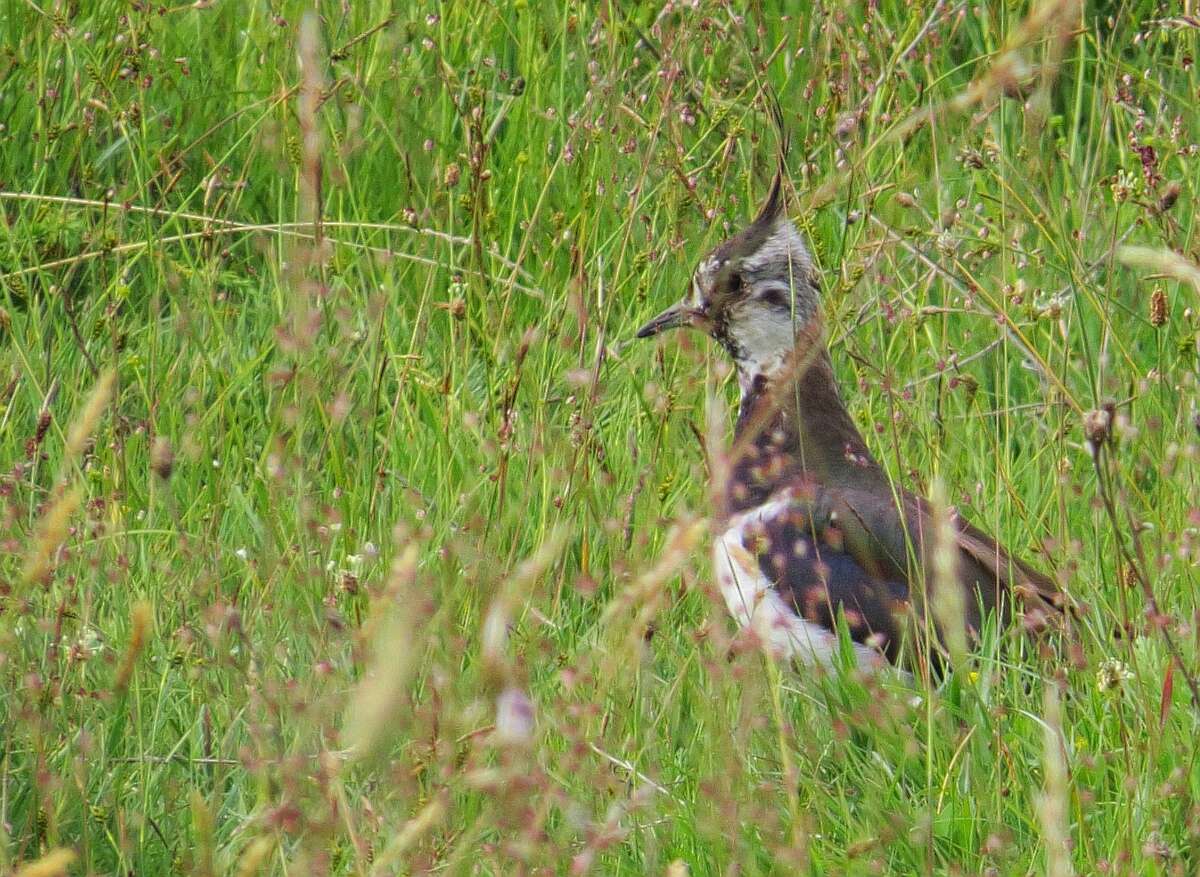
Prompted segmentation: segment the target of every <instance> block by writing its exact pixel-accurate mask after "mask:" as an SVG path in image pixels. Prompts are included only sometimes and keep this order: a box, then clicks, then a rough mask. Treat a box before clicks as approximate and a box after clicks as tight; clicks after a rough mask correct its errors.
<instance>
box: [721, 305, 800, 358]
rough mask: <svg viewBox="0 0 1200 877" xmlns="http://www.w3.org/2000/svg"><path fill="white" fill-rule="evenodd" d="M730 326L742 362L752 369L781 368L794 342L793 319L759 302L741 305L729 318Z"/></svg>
mask: <svg viewBox="0 0 1200 877" xmlns="http://www.w3.org/2000/svg"><path fill="white" fill-rule="evenodd" d="M730 330H731V333H732V335H733V337H734V339H735V340H736V341H737V343H738V347H739V348H740V349H741V351H742V354H743V358H744V360H745V364H746V365H747V367H750V368H752V369H753V370H754V371H755V372H762V373H770V372H771V371H774V370H775V369H777V368H780V367H781V366H782V365H783V362H784V360H785V359H786V358H787V355H788V352H789V351H791V349H792V348H793V347H794V346H795V344H796V335H795V332H794V330H793V329H792V321H791V320H790V319H788V318H787V317H786V316H781V315H780V314H778V313H774V312H772V311H769V310H767V309H765V308H763V307H761V306H750V307H745V308H742V309H741V310H740V311H739V312H738V313H737V314H736V315H735V317H734V319H733V320H732V321H731V322H730Z"/></svg>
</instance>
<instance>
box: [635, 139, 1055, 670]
mask: <svg viewBox="0 0 1200 877" xmlns="http://www.w3.org/2000/svg"><path fill="white" fill-rule="evenodd" d="M819 298H820V293H819V278H818V275H817V271H816V270H815V267H814V265H813V261H812V258H811V256H810V255H809V251H808V249H807V248H806V246H805V244H804V241H803V239H802V237H801V235H800V233H799V232H798V231H797V230H796V227H795V226H794V225H793V223H792V222H791V221H790V220H789V218H788V217H787V215H786V211H785V209H784V192H783V171H782V161H781V162H780V170H779V171H778V172H777V173H776V175H775V179H774V181H773V183H772V186H771V189H770V193H769V195H768V196H767V198H766V201H765V202H764V204H763V206H762V208H761V210H760V211H759V213H758V216H757V217H756V218H755V219H754V221H753V222H752V223H751V224H750V225H749V226H748V227H747V228H745V229H744V230H743V231H741V232H740V233H739V234H737V235H735V236H733V237H731V238H729V239H728V240H725V241H724V242H722V243H721V244H720V245H719V246H717V247H716V248H715V249H714V250H712V251H711V252H710V253H709V254H708V255H707V256H705V257H704V259H702V260H701V261H700V263H699V265H698V266H697V268H696V270H695V272H694V273H693V275H692V279H691V286H690V289H689V290H688V292H687V294H686V295H685V296H684V297H683V299H682V300H681V301H680V302H678V303H677V304H675V305H672V306H671V307H669V308H667V309H666V310H665V311H663V312H662V313H661V314H659V315H658V316H656V317H655V318H654V319H652V320H650V321H649V322H648V323H646V324H645V325H644V326H642V327H641V329H639V330H638V332H637V335H638V337H639V338H649V337H651V336H654V335H658V334H659V333H660V332H663V331H665V330H667V329H671V328H675V327H688V328H692V329H698V330H700V331H702V332H706V333H707V334H709V335H710V336H712V338H713V339H715V340H716V342H717V343H718V344H719V345H720V347H721V348H723V350H724V351H725V353H726V354H727V355H728V356H729V357H730V358H731V359H732V360H733V363H734V365H735V367H736V369H737V380H738V385H739V387H740V389H741V403H740V407H739V412H738V418H737V424H736V427H735V430H734V439H733V445H732V448H731V449H730V451H729V453H728V454H727V455H725V456H724V458H723V459H724V465H722V466H714V467H712V468H713V471H714V473H715V475H714V477H716V478H718V479H720V481H721V482H722V483H719V484H716V485H714V491H713V493H714V495H715V496H716V498H717V499H716V503H717V508H716V509H715V510H714V514H713V521H714V529H713V563H714V572H715V575H716V578H717V581H718V584H719V585H720V590H721V593H722V595H723V597H724V600H725V602H726V604H727V605H728V608H729V611H730V612H731V613H732V615H733V616H734V618H735V619H736V620H737V622H738V623H739V624H740V625H742V626H743V627H747V628H750V629H751V630H752V631H754V632H755V633H756V634H757V635H758V637H759V638H760V640H761V642H762V643H763V645H764V646H765V647H766V648H767V649H768V650H769V651H770V652H772V653H773V654H775V655H777V656H780V657H782V658H788V659H795V660H798V661H800V662H803V663H805V664H810V665H825V666H831V665H832V662H833V659H834V656H835V655H836V654H838V642H839V635H838V624H839V621H838V619H839V618H844V623H845V626H846V629H847V631H848V632H849V636H850V639H851V641H852V648H853V652H854V654H853V657H854V659H855V662H856V664H857V665H858V666H860V667H863V668H877V667H879V666H884V665H886V662H888V661H891V662H893V663H895V662H897V661H898V660H900V659H901V656H902V654H903V655H906V656H912V655H914V654H916V653H920V654H922V655H933V656H936V655H937V654H938V653H939V651H940V650H941V649H942V648H943V646H944V643H943V642H941V639H942V637H941V634H937V632H938V631H942V630H943V628H944V627H945V626H944V625H943V624H942V623H941V622H945V621H947V618H949V620H950V622H951V623H956V621H957V617H956V616H961V626H960V627H959V628H958V629H959V631H960V632H964V633H965V634H966V635H965V636H964V637H962V638H961V639H960V640H959V641H960V642H963V641H967V640H968V639H969V638H975V637H978V635H979V633H980V632H981V631H982V630H983V627H984V623H985V620H986V619H987V618H988V617H989V616H995V617H996V621H997V623H998V624H1001V625H1003V624H1005V623H1006V622H1007V621H1008V620H1009V619H1011V618H1012V617H1013V615H1014V613H1016V612H1020V613H1022V614H1023V617H1024V619H1025V620H1027V621H1029V622H1030V623H1031V624H1033V625H1038V626H1040V625H1043V624H1045V623H1047V622H1048V621H1049V620H1050V619H1051V618H1052V617H1053V616H1054V615H1056V614H1058V613H1059V612H1060V611H1061V610H1062V608H1063V606H1064V595H1063V593H1062V592H1061V591H1060V590H1059V589H1058V588H1057V587H1056V585H1055V583H1054V582H1053V581H1052V580H1051V579H1050V578H1048V577H1047V576H1045V575H1043V574H1042V573H1040V572H1038V571H1037V570H1035V569H1034V568H1033V567H1031V566H1030V565H1029V564H1027V563H1025V562H1024V561H1022V560H1020V559H1018V558H1017V557H1015V556H1014V555H1013V554H1012V553H1011V552H1010V551H1008V550H1007V549H1005V548H1004V547H1003V546H1001V545H1000V544H999V543H998V542H997V541H996V540H995V539H993V538H991V537H990V536H988V535H986V534H984V533H983V532H981V531H980V530H978V529H976V528H975V527H973V526H971V525H970V524H968V523H967V522H966V521H964V520H962V519H961V518H959V517H958V516H957V515H954V514H953V513H950V516H949V520H950V526H949V527H943V533H947V534H948V533H952V534H953V535H952V536H951V537H949V538H946V537H942V540H941V542H940V543H938V544H940V545H944V546H947V547H946V548H943V549H942V550H943V552H946V551H949V552H951V553H952V562H951V563H950V564H944V565H943V567H942V568H943V569H949V570H951V571H952V572H951V573H950V574H949V575H948V576H947V575H946V574H943V575H942V577H941V580H943V581H945V580H947V579H948V580H949V581H950V582H952V585H951V587H952V588H957V589H958V593H951V594H949V595H948V596H949V597H951V598H953V599H950V600H948V602H947V603H945V604H944V605H945V606H949V607H952V608H953V612H954V614H953V615H951V616H946V615H945V614H944V613H938V612H934V611H932V610H931V609H930V610H929V616H928V617H927V616H926V611H927V609H928V608H929V607H930V606H931V599H927V597H926V595H927V594H933V582H934V578H935V577H934V574H933V565H934V558H933V555H934V542H935V540H934V536H933V532H932V531H933V529H934V513H933V510H932V507H931V505H930V503H929V502H928V501H927V500H926V499H925V498H923V497H921V496H918V495H916V494H913V493H911V492H909V491H907V490H905V489H903V488H900V487H898V486H895V485H893V484H892V482H891V481H890V480H889V478H888V476H887V474H886V473H885V472H884V470H883V469H882V467H880V465H879V463H878V462H877V461H876V459H875V456H874V455H873V454H872V453H871V450H870V448H869V447H868V446H867V443H866V442H865V441H864V440H863V437H862V434H861V433H860V432H859V430H858V428H857V427H856V426H855V423H854V420H853V419H852V418H851V416H850V414H849V412H848V411H847V410H846V405H845V403H844V402H843V401H842V396H841V394H840V392H839V390H838V386H837V382H836V380H835V377H834V372H833V368H832V365H831V362H830V357H829V350H828V348H827V345H826V343H825V336H824V328H823V323H822V317H821V310H820V301H819ZM943 556H944V555H943ZM939 593H940V592H939ZM946 629H947V630H948V628H946ZM924 630H932V631H935V636H934V637H932V638H925V637H921V636H916V637H914V636H912V635H911V634H913V633H914V632H918V631H924ZM918 641H919V642H922V643H926V644H927V645H924V646H921V647H920V648H915V649H914V646H913V644H914V643H916V642H918ZM906 644H907V645H906ZM930 646H932V648H931V647H930ZM935 662H936V663H940V661H935ZM903 663H904V664H909V663H910V660H909V658H908V657H906V658H905V659H904V660H903Z"/></svg>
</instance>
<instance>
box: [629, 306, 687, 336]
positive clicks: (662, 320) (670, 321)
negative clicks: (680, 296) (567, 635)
mask: <svg viewBox="0 0 1200 877" xmlns="http://www.w3.org/2000/svg"><path fill="white" fill-rule="evenodd" d="M700 318H701V315H700V314H699V313H698V312H697V311H695V310H694V309H692V308H690V307H688V306H687V305H686V304H685V303H684V302H679V303H678V304H674V305H671V307H669V308H667V309H666V310H665V311H663V312H662V313H661V314H659V315H658V316H657V317H655V318H654V319H653V320H651V321H650V322H649V323H647V324H646V325H644V326H642V328H640V329H638V330H637V337H639V338H649V337H651V336H652V335H657V334H658V333H659V332H665V331H667V329H674V328H676V327H678V326H695V325H696V324H697V322H698V321H699V319H700Z"/></svg>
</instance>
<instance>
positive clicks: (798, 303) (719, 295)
mask: <svg viewBox="0 0 1200 877" xmlns="http://www.w3.org/2000/svg"><path fill="white" fill-rule="evenodd" d="M817 305H818V302H817V281H816V274H815V272H814V270H813V264H812V257H811V256H809V253H808V250H807V248H805V246H804V241H803V239H802V238H801V237H800V233H799V232H798V231H797V230H796V227H795V226H794V225H793V224H792V222H791V220H789V219H788V218H787V214H786V212H785V210H784V204H783V175H782V172H780V173H777V174H776V175H775V180H774V182H773V183H772V184H771V191H770V194H768V195H767V199H766V201H765V202H764V204H763V206H762V209H761V210H759V213H758V216H757V217H755V219H754V221H753V222H751V223H750V225H749V226H747V227H746V228H745V229H743V230H742V231H741V232H739V233H738V234H736V235H734V236H733V237H731V238H729V239H728V240H725V241H723V242H722V243H721V244H720V245H718V246H717V247H716V248H715V249H713V250H712V251H711V252H710V253H709V254H708V255H707V256H705V257H704V258H703V259H702V260H701V261H700V264H699V265H697V267H696V270H695V272H694V273H693V274H692V282H691V287H690V289H689V290H688V292H687V294H686V295H684V297H683V299H682V300H680V301H679V302H678V303H676V304H674V305H672V306H671V307H669V308H667V309H666V310H665V311H663V312H662V313H661V314H659V315H658V316H657V317H655V318H654V319H652V320H651V321H650V322H648V323H646V325H644V326H642V328H640V329H639V330H638V333H637V337H639V338H649V337H650V336H652V335H657V334H658V333H660V332H663V331H665V330H667V329H673V328H675V327H678V326H686V327H690V328H693V329H700V330H702V331H704V332H707V333H708V334H709V335H711V336H712V337H713V338H714V339H715V340H716V341H717V342H718V343H719V344H720V345H721V347H723V348H724V349H725V351H726V352H727V353H728V354H729V356H730V357H731V358H732V359H733V361H734V363H735V365H736V366H737V368H738V373H739V377H740V378H742V380H743V381H744V382H745V381H747V380H751V381H752V380H753V378H754V377H755V376H756V375H759V374H764V375H767V376H770V375H771V374H772V373H773V372H775V371H777V370H779V369H781V368H782V367H783V366H784V365H785V364H786V363H787V362H788V359H789V355H790V354H791V352H792V350H793V349H794V348H795V347H796V343H797V337H798V336H799V335H800V333H801V331H802V330H804V329H806V328H809V327H810V324H812V323H814V322H815V320H816V319H817V311H818V307H817Z"/></svg>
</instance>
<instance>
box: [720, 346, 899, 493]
mask: <svg viewBox="0 0 1200 877" xmlns="http://www.w3.org/2000/svg"><path fill="white" fill-rule="evenodd" d="M800 353H801V351H799V350H797V351H796V354H795V355H794V356H793V357H791V360H792V361H790V362H788V363H786V364H785V365H784V366H783V367H781V368H778V369H775V370H773V371H771V372H757V373H743V372H742V371H741V370H740V369H739V375H738V377H739V383H740V384H741V386H742V402H741V407H740V410H739V413H738V422H737V427H736V429H735V430H734V448H733V458H732V460H731V470H730V477H729V484H728V486H727V489H726V493H727V506H728V511H729V512H730V513H733V512H737V511H741V510H743V509H746V508H750V507H752V506H754V505H757V504H758V503H760V502H762V501H764V500H765V499H766V498H767V497H769V496H770V495H771V494H773V493H775V492H776V491H777V490H779V489H780V488H781V487H785V486H788V485H789V484H792V483H796V482H803V481H808V482H811V483H816V484H822V485H837V486H838V487H846V488H860V489H868V490H870V489H876V490H878V489H880V488H883V489H890V488H889V487H888V481H887V477H886V475H885V474H884V472H883V470H882V469H881V468H880V466H879V464H878V463H877V462H876V461H875V458H874V457H873V456H872V455H871V452H870V450H869V449H868V448H867V445H866V442H864V441H863V437H862V434H861V433H860V432H859V431H858V427H856V426H855V425H854V421H853V419H851V417H850V413H849V412H848V411H847V410H846V406H845V403H844V402H843V401H842V397H841V394H840V393H839V392H838V387H837V382H836V380H835V379H834V375H833V367H832V365H831V364H830V361H829V353H828V351H827V350H826V349H825V347H824V345H821V346H820V347H818V348H816V349H815V351H814V348H812V347H809V348H808V351H807V354H808V355H807V356H800Z"/></svg>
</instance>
